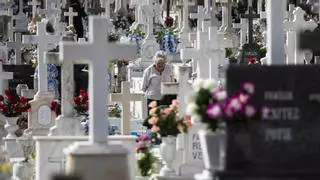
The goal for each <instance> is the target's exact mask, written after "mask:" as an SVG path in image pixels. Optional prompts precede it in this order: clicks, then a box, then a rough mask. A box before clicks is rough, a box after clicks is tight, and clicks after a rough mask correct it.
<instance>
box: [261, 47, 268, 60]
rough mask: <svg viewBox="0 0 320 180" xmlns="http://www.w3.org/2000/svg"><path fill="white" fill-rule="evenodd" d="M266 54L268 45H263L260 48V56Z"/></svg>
mask: <svg viewBox="0 0 320 180" xmlns="http://www.w3.org/2000/svg"><path fill="white" fill-rule="evenodd" d="M266 54H267V48H266V47H261V48H260V57H261V58H263V57H266Z"/></svg>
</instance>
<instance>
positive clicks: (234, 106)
mask: <svg viewBox="0 0 320 180" xmlns="http://www.w3.org/2000/svg"><path fill="white" fill-rule="evenodd" d="M229 106H230V108H232V109H234V110H235V111H239V110H240V109H241V107H242V104H241V103H240V101H239V99H237V98H233V99H232V100H231V101H230V105H229Z"/></svg>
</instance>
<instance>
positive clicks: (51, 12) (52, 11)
mask: <svg viewBox="0 0 320 180" xmlns="http://www.w3.org/2000/svg"><path fill="white" fill-rule="evenodd" d="M55 6H56V5H55V3H53V2H51V3H50V7H49V6H48V7H46V9H40V12H41V13H43V14H45V16H46V17H47V18H51V17H52V16H59V18H60V13H61V10H60V9H59V8H56V7H55Z"/></svg>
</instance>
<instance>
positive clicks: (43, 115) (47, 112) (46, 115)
mask: <svg viewBox="0 0 320 180" xmlns="http://www.w3.org/2000/svg"><path fill="white" fill-rule="evenodd" d="M38 123H39V124H41V125H48V124H50V123H51V109H50V107H48V106H41V107H40V108H39V110H38Z"/></svg>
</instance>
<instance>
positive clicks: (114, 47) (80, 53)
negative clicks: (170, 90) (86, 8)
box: [59, 8, 136, 144]
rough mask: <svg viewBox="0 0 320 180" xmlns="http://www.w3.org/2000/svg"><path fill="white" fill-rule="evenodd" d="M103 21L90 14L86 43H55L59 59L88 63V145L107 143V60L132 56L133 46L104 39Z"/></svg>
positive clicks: (105, 37)
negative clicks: (57, 47) (57, 44)
mask: <svg viewBox="0 0 320 180" xmlns="http://www.w3.org/2000/svg"><path fill="white" fill-rule="evenodd" d="M106 9H107V8H106ZM107 21H108V19H107V18H106V17H101V16H90V17H89V42H88V43H81V44H78V43H71V42H60V45H59V48H60V51H59V52H60V60H62V61H72V62H74V63H81V62H82V63H85V62H87V63H88V64H89V97H90V98H89V119H90V121H89V122H90V124H89V142H90V143H92V144H96V143H98V144H108V139H107V135H108V121H107V119H108V118H107V113H106V108H107V105H108V93H109V92H108V83H107V77H108V62H109V61H110V60H114V59H127V58H134V57H135V55H136V47H135V46H134V45H122V44H114V43H109V42H108V36H106V34H107V32H108V31H109V30H110V29H108V28H107ZM106 29H107V32H106ZM101 78H102V79H103V78H104V79H105V81H106V82H105V83H103V81H101V80H102V79H101Z"/></svg>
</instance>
